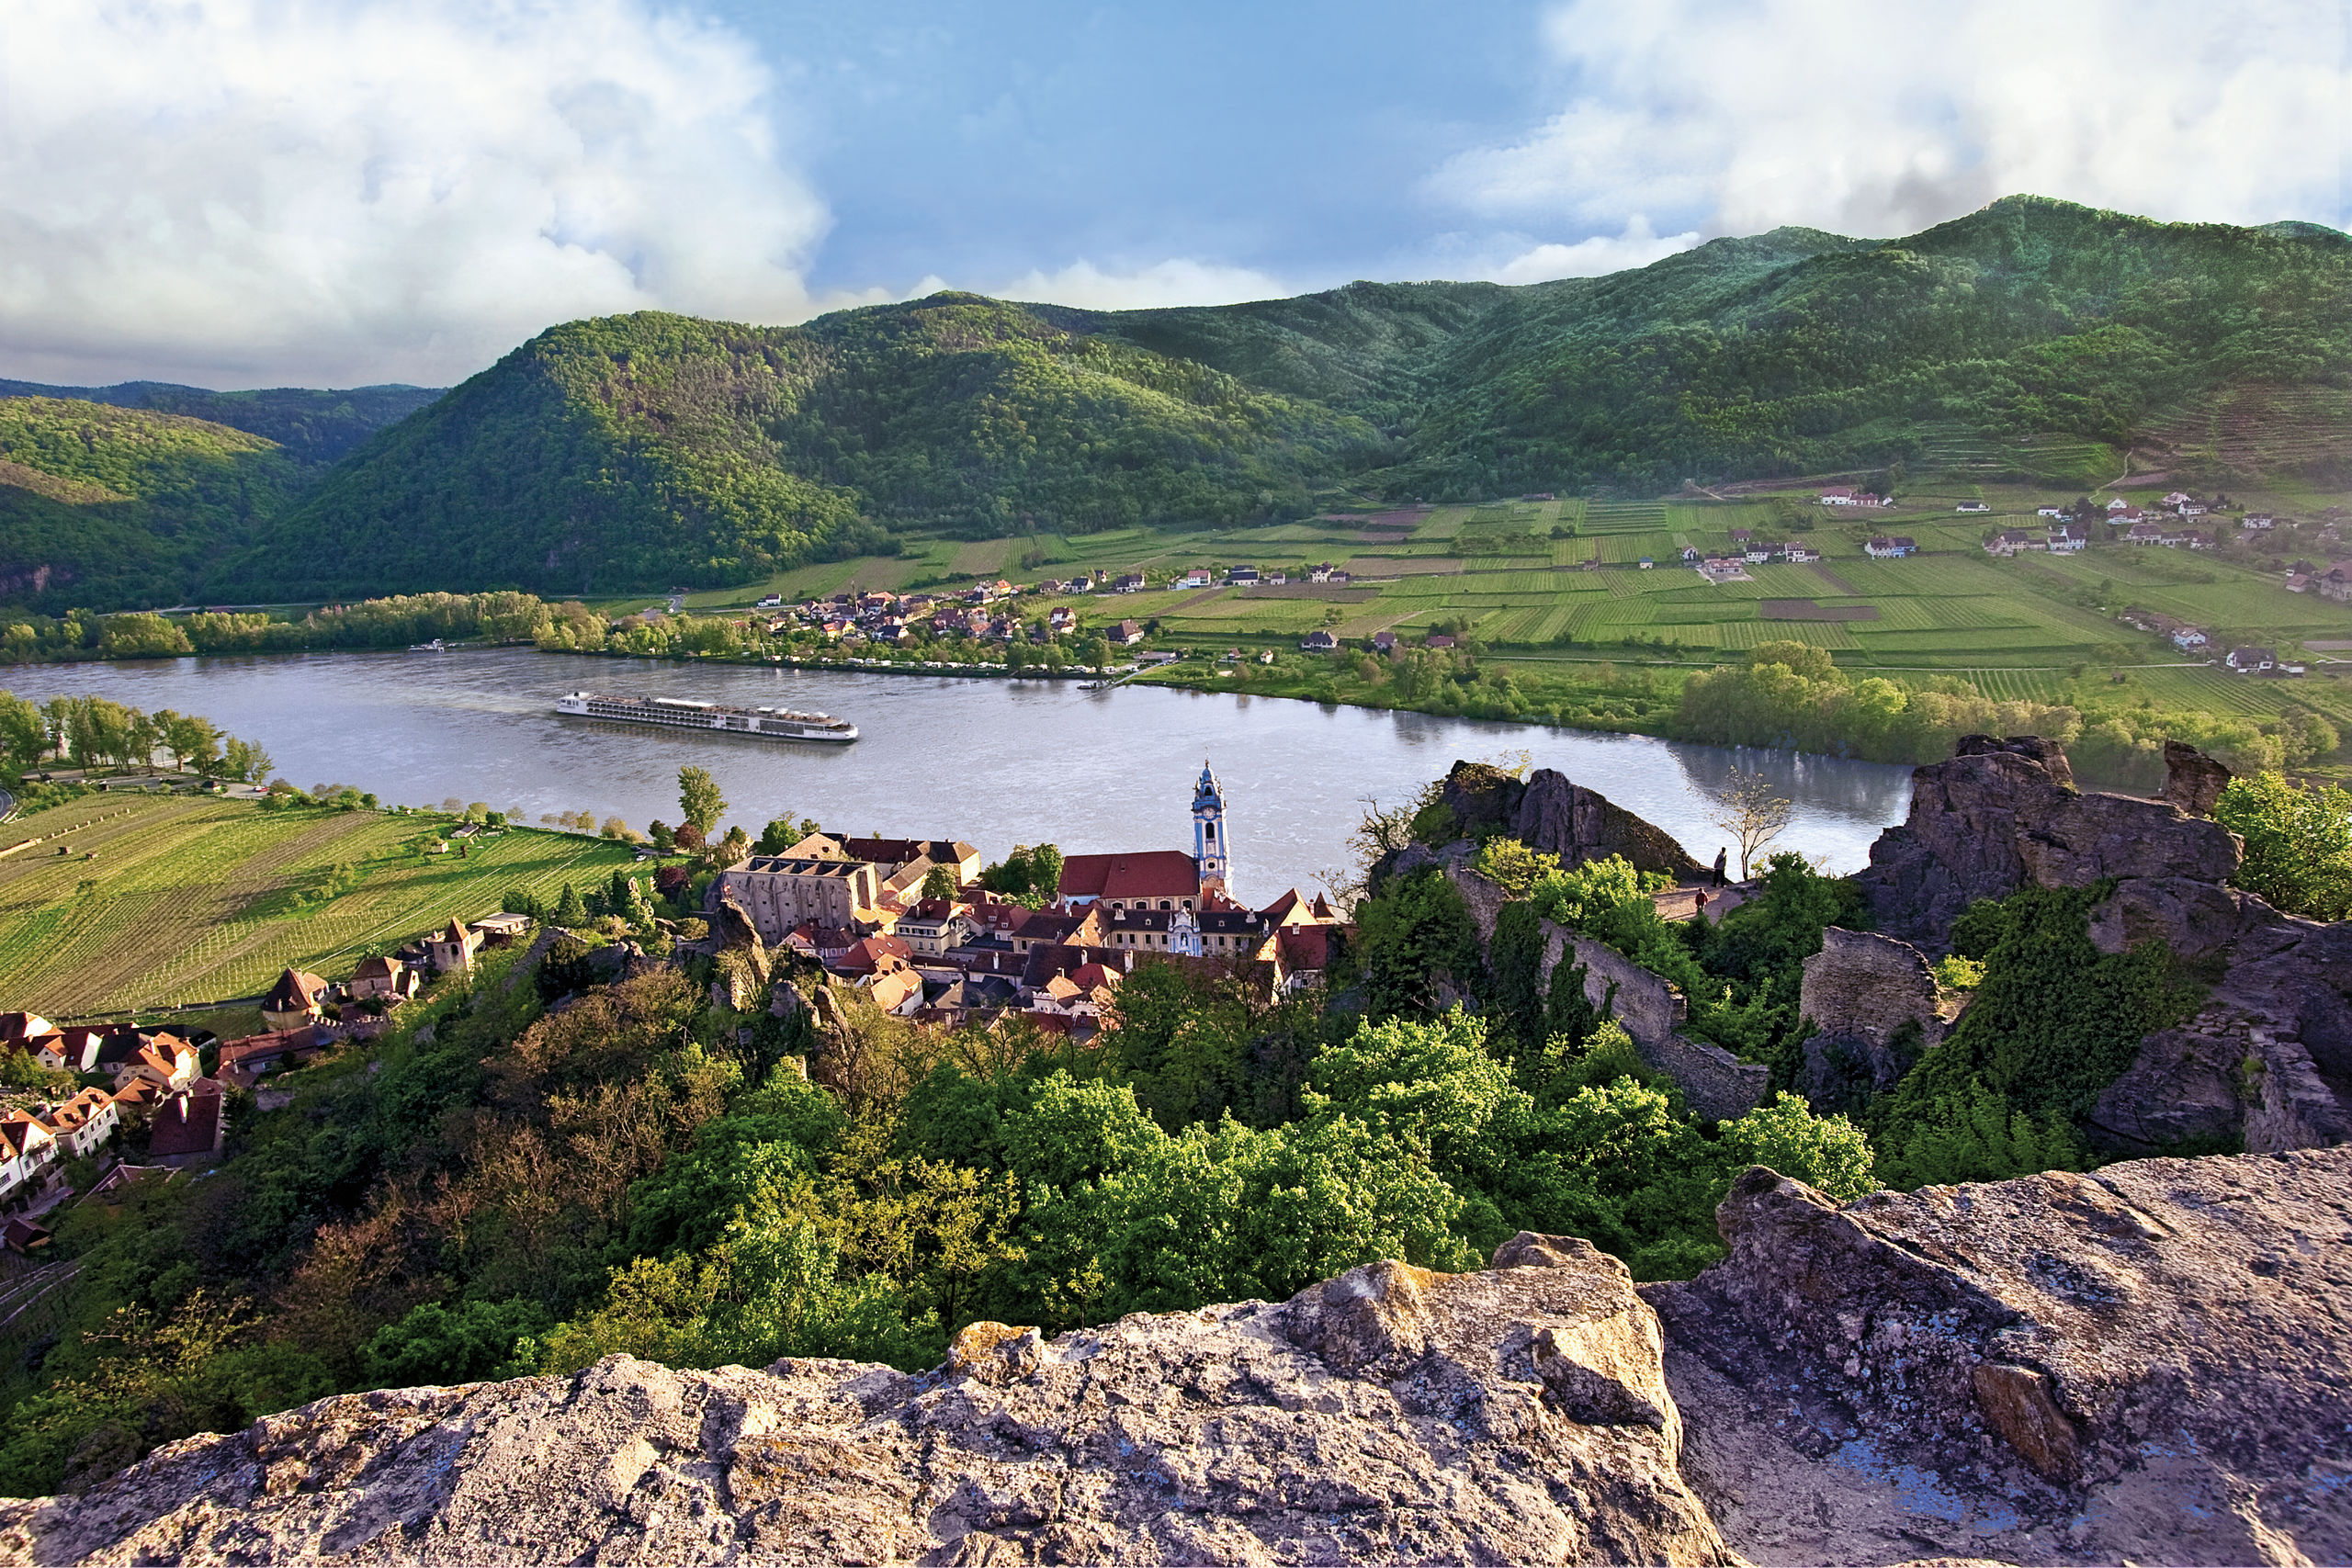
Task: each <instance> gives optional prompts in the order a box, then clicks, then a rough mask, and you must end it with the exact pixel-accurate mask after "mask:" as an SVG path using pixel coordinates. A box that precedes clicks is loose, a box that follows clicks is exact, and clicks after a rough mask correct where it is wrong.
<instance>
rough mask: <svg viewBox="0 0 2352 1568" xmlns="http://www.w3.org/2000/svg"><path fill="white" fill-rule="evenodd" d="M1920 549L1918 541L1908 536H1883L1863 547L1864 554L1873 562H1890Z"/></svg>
mask: <svg viewBox="0 0 2352 1568" xmlns="http://www.w3.org/2000/svg"><path fill="white" fill-rule="evenodd" d="M1918 547H1919V544H1918V541H1917V540H1916V539H1914V538H1912V537H1911V536H1910V535H1908V534H1895V535H1893V536H1888V535H1884V534H1882V535H1879V536H1877V537H1875V538H1873V539H1871V542H1870V543H1868V544H1866V545H1864V546H1863V547H1862V554H1864V555H1866V556H1869V557H1870V558H1872V559H1873V560H1888V559H1892V558H1894V557H1896V556H1907V555H1909V554H1910V553H1911V552H1912V551H1914V550H1916V549H1917V548H1918Z"/></svg>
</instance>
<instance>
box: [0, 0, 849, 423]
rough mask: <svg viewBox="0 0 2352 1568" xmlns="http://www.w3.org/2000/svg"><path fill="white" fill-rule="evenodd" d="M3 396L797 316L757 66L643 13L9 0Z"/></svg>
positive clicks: (573, 8)
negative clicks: (628, 317) (40, 385)
mask: <svg viewBox="0 0 2352 1568" xmlns="http://www.w3.org/2000/svg"><path fill="white" fill-rule="evenodd" d="M9 13H10V14H9V19H8V22H7V38H6V49H5V51H0V103H5V105H6V111H5V112H6V118H5V120H4V121H0V344H5V345H6V346H5V349H0V374H5V375H10V376H17V377H23V378H39V379H51V380H73V381H96V380H105V379H111V378H116V377H119V376H148V377H159V378H163V377H168V378H186V379H190V380H196V381H200V382H203V383H206V384H209V385H239V386H251V385H256V384H264V383H268V382H273V381H311V382H313V383H315V382H318V381H327V382H331V383H337V384H348V383H349V382H351V381H353V380H390V379H400V380H411V381H420V382H428V383H434V382H442V381H447V380H449V379H451V378H456V377H459V376H463V375H465V374H468V373H469V372H471V371H473V370H476V369H479V368H480V367H481V366H483V365H484V364H486V363H488V362H489V361H490V360H491V359H492V358H494V357H495V356H496V355H499V354H501V353H503V352H504V351H505V350H506V349H508V348H510V347H512V346H513V345H514V344H515V343H517V342H519V341H521V340H522V339H523V338H525V337H527V336H529V335H530V334H531V333H535V332H537V331H538V330H540V329H541V328H542V327H544V326H546V325H547V324H548V323H549V322H552V321H563V320H567V319H570V318H572V317H577V316H582V315H592V314H605V313H611V312H616V311H622V310H640V309H648V308H661V309H673V310H688V311H694V312H696V313H700V314H707V315H716V316H723V317H733V318H738V319H752V320H759V321H786V320H794V319H797V318H798V317H800V316H803V315H805V314H807V313H808V311H809V299H808V297H807V293H806V291H805V289H804V288H803V287H802V280H801V270H800V269H801V266H802V264H803V259H804V258H805V256H806V255H807V254H808V252H809V249H810V247H811V246H812V245H813V244H814V243H816V242H817V240H818V239H819V238H820V237H821V235H822V234H823V232H824V231H825V228H826V224H827V217H826V213H825V209H824V207H823V204H822V203H821V202H820V200H819V199H818V197H816V196H815V195H814V194H813V193H812V192H811V191H810V190H809V188H808V186H806V185H805V184H803V183H802V182H801V181H800V180H799V179H798V178H797V177H796V176H795V175H794V174H793V173H792V172H791V171H790V170H789V169H787V168H786V167H784V166H783V165H782V164H781V163H780V161H779V152H778V149H777V148H776V147H775V144H774V141H773V133H772V131H771V129H770V118H769V115H768V112H767V107H768V106H767V104H766V102H765V100H766V96H767V94H768V92H769V89H770V82H769V77H768V74H767V73H766V71H765V69H764V67H763V65H762V64H761V63H760V62H759V60H758V58H757V56H756V55H755V53H754V52H753V51H752V49H751V47H750V46H749V45H748V44H747V43H746V42H744V41H743V40H742V39H741V38H740V37H738V36H736V35H734V34H732V33H729V32H728V31H726V30H725V29H723V28H718V27H714V26H710V25H707V24H703V23H698V22H694V21H690V20H686V19H684V18H682V17H677V16H673V15H663V14H658V13H656V12H654V11H652V10H650V8H649V7H648V6H647V5H645V4H642V3H640V0H10V3H9Z"/></svg>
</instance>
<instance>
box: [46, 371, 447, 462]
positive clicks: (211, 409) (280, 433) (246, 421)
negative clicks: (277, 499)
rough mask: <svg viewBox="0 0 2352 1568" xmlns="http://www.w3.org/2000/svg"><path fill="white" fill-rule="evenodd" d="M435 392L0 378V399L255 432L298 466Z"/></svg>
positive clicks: (346, 447)
mask: <svg viewBox="0 0 2352 1568" xmlns="http://www.w3.org/2000/svg"><path fill="white" fill-rule="evenodd" d="M440 395H441V389H440V388H438V387H403V386H386V387H353V388H350V389H346V390H344V391H322V390H320V389H316V388H311V387H268V388H264V389H260V390H257V391H250V392H215V391H210V390H208V389H205V388H203V387H182V386H176V385H175V384H173V383H171V382H168V381H124V382H120V383H119V384H117V385H115V386H111V387H49V386H43V385H40V383H38V382H33V381H8V380H0V398H68V399H71V400H74V401H76V402H85V403H107V404H111V405H113V406H114V407H117V408H127V409H153V410H154V411H155V412H157V413H176V414H186V415H187V417H189V418H190V419H201V420H209V421H210V422H211V423H214V424H225V425H227V426H228V427H229V428H230V429H232V430H242V431H243V432H245V433H246V434H249V435H259V436H264V437H266V438H267V439H269V440H271V441H275V442H277V444H278V445H279V446H283V447H285V448H286V451H287V455H288V457H292V458H293V459H294V460H295V461H296V462H298V463H306V464H319V465H324V464H327V463H332V462H334V460H335V459H336V458H338V457H342V456H343V455H344V454H345V452H348V451H350V450H351V449H352V448H353V447H354V446H358V445H359V444H360V443H361V442H362V441H365V440H367V439H368V437H369V436H370V435H373V434H376V432H378V431H379V430H381V429H383V428H384V426H386V425H388V424H390V423H394V422H395V421H398V420H402V419H405V418H407V417H408V416H409V415H410V414H413V413H414V412H416V411H417V410H419V409H421V408H423V407H424V405H425V404H427V403H429V402H431V401H432V400H434V399H435V398H437V397H439V396H440Z"/></svg>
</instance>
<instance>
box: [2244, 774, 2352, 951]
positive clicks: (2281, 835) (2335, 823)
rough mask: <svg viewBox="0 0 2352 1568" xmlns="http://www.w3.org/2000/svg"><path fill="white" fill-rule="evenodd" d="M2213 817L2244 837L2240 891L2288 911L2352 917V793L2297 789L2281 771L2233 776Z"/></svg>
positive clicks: (2334, 787) (2338, 789)
mask: <svg viewBox="0 0 2352 1568" xmlns="http://www.w3.org/2000/svg"><path fill="white" fill-rule="evenodd" d="M2213 819H2214V820H2215V821H2216V822H2219V823H2220V824H2222V826H2223V827H2224V828H2227V829H2230V831H2232V832H2233V833H2235V834H2237V835H2238V836H2239V837H2240V838H2242V839H2244V840H2245V863H2244V864H2242V865H2240V866H2239V867H2238V870H2237V874H2236V875H2235V876H2234V877H2233V878H2232V880H2233V881H2234V882H2235V883H2236V884H2237V886H2240V887H2243V888H2245V890H2246V891H2247V892H2249V893H2255V894H2258V895H2260V896H2261V897H2263V898H2265V899H2267V900H2268V901H2269V902H2270V903H2271V904H2272V905H2273V906H2275V907H2276V908H2280V909H2284V910H2285V911H2287V912H2288V913H2289V914H2293V915H2310V916H2312V917H2313V918H2314V919H2323V920H2340V919H2345V918H2346V916H2347V915H2352V791H2347V790H2345V789H2344V788H2342V787H2340V786H2338V785H2335V784H2329V785H2325V786H2322V787H2316V788H2312V787H2303V786H2299V785H2296V784H2290V783H2289V782H2288V781H2287V780H2285V779H2283V778H2281V777H2280V776H2279V775H2278V774H2277V773H2260V774H2256V775H2255V776H2254V777H2252V778H2237V779H2232V780H2231V781H2230V782H2229V784H2228V785H2227V786H2225V787H2224V788H2223V789H2222V796H2221V799H2220V800H2219V801H2217V802H2215V804H2214V807H2213Z"/></svg>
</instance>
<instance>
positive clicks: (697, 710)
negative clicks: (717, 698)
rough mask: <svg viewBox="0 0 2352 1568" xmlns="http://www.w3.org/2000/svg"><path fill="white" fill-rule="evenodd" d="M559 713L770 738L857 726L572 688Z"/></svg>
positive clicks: (845, 734)
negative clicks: (581, 690)
mask: <svg viewBox="0 0 2352 1568" xmlns="http://www.w3.org/2000/svg"><path fill="white" fill-rule="evenodd" d="M555 711H556V712H558V713H561V714H570V715H571V716H574V717H578V718H601V719H607V720H610V721H611V722H613V723H615V724H648V725H654V726H657V727H659V728H662V729H700V730H714V729H715V730H718V731H719V732H720V733H722V734H727V735H754V736H758V737H760V738H761V739H768V740H830V741H835V742H842V741H850V740H854V739H857V726H855V725H854V724H852V723H851V722H850V721H849V720H847V719H845V718H835V717H834V716H832V715H831V714H824V713H796V712H794V711H793V710H792V709H790V708H731V707H727V706H724V705H720V704H718V703H697V702H689V701H687V700H686V699H684V698H683V697H614V696H606V695H604V694H601V693H597V692H572V693H570V694H566V695H564V696H560V697H558V698H557V699H556V700H555Z"/></svg>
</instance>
